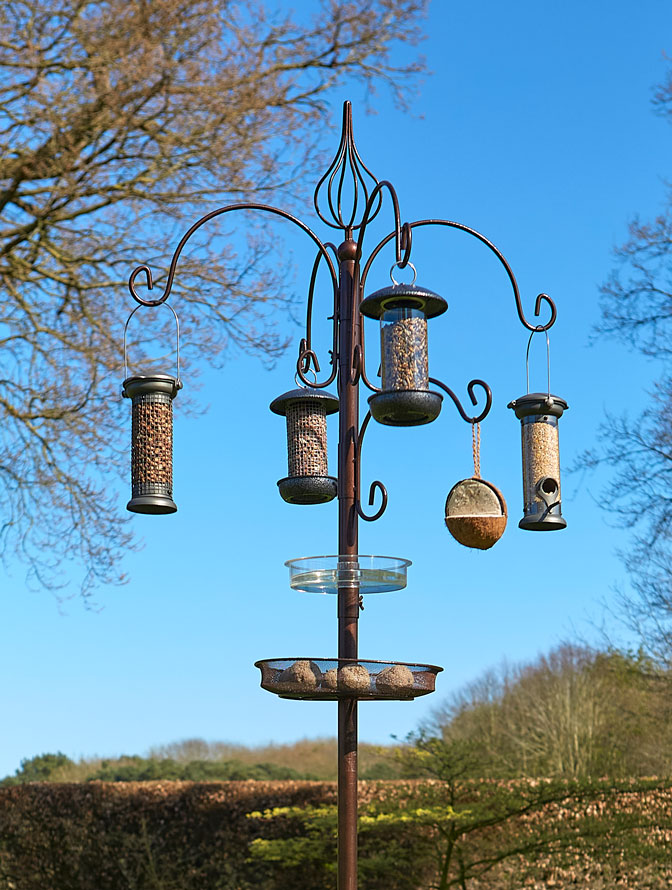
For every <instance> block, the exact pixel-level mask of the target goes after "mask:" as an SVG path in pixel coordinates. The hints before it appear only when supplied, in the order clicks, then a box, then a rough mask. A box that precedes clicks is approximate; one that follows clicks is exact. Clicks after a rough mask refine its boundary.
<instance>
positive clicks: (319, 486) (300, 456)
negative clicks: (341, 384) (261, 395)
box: [270, 387, 338, 504]
mask: <svg viewBox="0 0 672 890" xmlns="http://www.w3.org/2000/svg"><path fill="white" fill-rule="evenodd" d="M270 409H271V411H273V413H274V414H281V415H284V416H285V418H286V420H287V472H288V475H287V476H286V477H285V478H284V479H280V480H279V482H278V489H279V491H280V495H281V497H282V499H283V500H285V501H287V503H288V504H324V503H327V502H328V501H331V500H333V499H334V498H335V497H336V493H337V490H338V489H337V482H336V479H335V478H334V477H333V476H330V475H329V468H328V464H327V414H333V413H335V412H336V411H338V399H337V398H336V397H335V396H332V395H331V394H330V393H327V392H323V391H322V390H320V389H310V388H307V387H306V388H299V389H293V390H290V392H286V393H284V394H283V395H281V396H278V398H277V399H274V400H273V401H272V402H271V404H270Z"/></svg>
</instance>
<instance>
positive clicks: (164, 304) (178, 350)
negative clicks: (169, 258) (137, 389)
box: [124, 269, 182, 389]
mask: <svg viewBox="0 0 672 890" xmlns="http://www.w3.org/2000/svg"><path fill="white" fill-rule="evenodd" d="M147 277H148V280H150V281H151V272H150V271H149V269H148V270H147ZM150 286H151V285H150ZM143 305H145V304H144V303H140V304H139V305H137V306H136V307H135V309H134V310H133V311H132V312H131V314H130V315H129V316H128V318H127V319H126V324H125V325H124V380H127V379H128V352H127V349H126V335H127V333H128V324H129V322H130V320H131V319H132V318H133V316H134V315H135V313H136V312H137V311H138V309H139V308H140V306H143ZM160 305H162V306H166V307H167V308H168V309H170V311H171V312H172V313H173V318H174V319H175V329H176V379H177V385H178V389H179V388H181V387H182V382H181V380H180V320H179V318H178V317H177V313H176V312H175V310H174V309H173V307H172V306H171V305H170V303H165V302H164V303H162V304H160Z"/></svg>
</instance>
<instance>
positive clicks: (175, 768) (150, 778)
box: [0, 753, 313, 785]
mask: <svg viewBox="0 0 672 890" xmlns="http://www.w3.org/2000/svg"><path fill="white" fill-rule="evenodd" d="M74 766H75V764H74V763H73V761H72V760H70V758H69V757H66V756H65V754H61V753H58V754H41V755H40V756H38V757H32V758H30V759H26V760H22V761H21V768H20V769H18V770H17V771H16V774H15V775H14V776H8V777H7V778H5V779H3V780H2V781H0V785H23V784H25V783H26V782H62V781H63V780H64V779H65V778H68V774H72V772H73V769H72V768H73V767H74ZM76 774H77V775H78V777H79V780H80V781H86V782H156V781H160V780H166V779H167V780H171V781H182V782H223V781H240V780H250V779H254V780H257V781H268V780H281V779H311V778H313V776H311V775H309V774H306V773H299V772H297V771H296V770H294V769H292V768H291V767H287V766H281V765H279V764H276V763H243V762H241V761H239V760H214V761H213V760H190V761H186V762H178V761H175V760H172V759H170V758H166V757H164V758H154V757H149V758H145V757H137V756H133V757H120V758H118V759H117V760H103V761H100V763H99V765H97V766H96V765H93V764H91V765H89V767H88V769H86V770H82V769H81V767H80V769H79V770H77V771H76Z"/></svg>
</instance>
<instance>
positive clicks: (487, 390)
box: [429, 377, 492, 423]
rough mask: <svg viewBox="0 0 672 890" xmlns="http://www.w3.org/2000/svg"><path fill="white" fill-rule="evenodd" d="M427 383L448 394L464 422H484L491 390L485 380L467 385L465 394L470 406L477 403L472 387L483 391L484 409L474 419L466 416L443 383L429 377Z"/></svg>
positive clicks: (455, 397)
mask: <svg viewBox="0 0 672 890" xmlns="http://www.w3.org/2000/svg"><path fill="white" fill-rule="evenodd" d="M429 382H430V383H433V384H434V385H435V386H440V387H441V389H442V390H443V391H444V392H446V393H448V395H449V396H450V397H451V399H452V400H453V402H454V403H455V407H456V408H457V410H458V411H459V412H460V416H461V417H462V419H463V420H466V422H467V423H480V422H481V421H482V420H485V418H486V417H487V416H488V414H489V413H490V408H491V407H492V390H491V389H490V387H489V386H488V384H487V383H486V382H485V380H470V381H469V383H468V384H467V392H468V393H469V398H470V399H471V404H472V405H476V404H477V402H478V399H477V398H476V396H475V395H474V386H482V387H483V389H484V390H485V408H484V409H483V410H482V411H481V413H480V414H477V415H476V416H475V417H469V416H468V414H467V413H466V411H465V410H464V408H463V407H462V403H461V402H460V400H459V399H458V397H457V396H456V395H455V393H454V392H453V391H452V389H451V388H450V387H449V386H446V384H445V383H442V382H441V381H440V380H437V379H436V377H430V378H429Z"/></svg>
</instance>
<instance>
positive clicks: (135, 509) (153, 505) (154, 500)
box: [126, 494, 177, 516]
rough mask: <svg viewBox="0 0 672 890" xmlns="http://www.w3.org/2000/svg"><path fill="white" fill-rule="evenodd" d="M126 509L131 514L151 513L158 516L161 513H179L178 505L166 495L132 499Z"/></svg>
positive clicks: (148, 495) (149, 495) (151, 495)
mask: <svg viewBox="0 0 672 890" xmlns="http://www.w3.org/2000/svg"><path fill="white" fill-rule="evenodd" d="M126 509H127V510H130V512H131V513H150V514H152V515H154V516H156V515H160V514H161V513H175V512H177V504H176V503H175V501H174V500H173V499H172V498H170V497H167V496H165V495H157V494H143V495H140V496H138V497H135V498H131V500H130V501H129V502H128V503H127V504H126Z"/></svg>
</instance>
